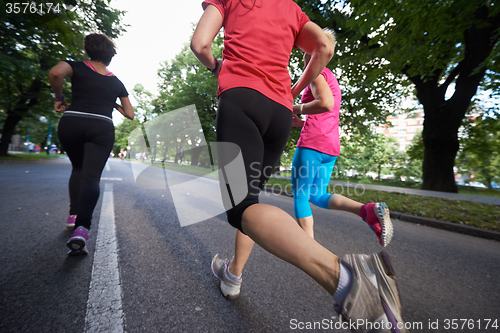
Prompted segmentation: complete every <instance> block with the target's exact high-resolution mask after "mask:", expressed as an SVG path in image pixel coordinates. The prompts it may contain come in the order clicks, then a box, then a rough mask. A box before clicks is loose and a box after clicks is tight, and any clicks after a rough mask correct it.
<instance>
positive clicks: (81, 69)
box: [64, 60, 128, 118]
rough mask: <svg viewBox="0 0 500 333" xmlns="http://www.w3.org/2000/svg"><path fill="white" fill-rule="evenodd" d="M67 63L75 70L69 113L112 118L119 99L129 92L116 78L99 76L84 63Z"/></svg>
mask: <svg viewBox="0 0 500 333" xmlns="http://www.w3.org/2000/svg"><path fill="white" fill-rule="evenodd" d="M64 61H65V62H67V63H68V64H69V65H70V66H71V68H73V76H72V77H71V86H72V93H73V94H72V100H71V105H70V106H69V107H68V111H79V112H87V113H93V114H98V115H103V116H106V117H109V118H111V114H112V112H113V108H114V106H115V102H116V98H117V97H127V96H128V92H127V89H125V86H124V85H123V83H122V82H121V81H120V80H119V79H118V78H117V77H116V76H106V75H102V74H99V73H97V72H95V71H93V70H92V69H91V68H89V67H88V66H87V65H86V64H85V63H84V62H82V61H69V60H64Z"/></svg>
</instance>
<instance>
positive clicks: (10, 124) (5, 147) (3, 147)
mask: <svg viewBox="0 0 500 333" xmlns="http://www.w3.org/2000/svg"><path fill="white" fill-rule="evenodd" d="M21 119H22V117H21V116H19V115H16V114H8V116H7V119H5V122H4V124H3V130H2V141H1V142H0V156H7V153H8V152H9V144H10V141H11V138H12V135H14V131H15V129H16V126H17V124H18V123H19V121H21Z"/></svg>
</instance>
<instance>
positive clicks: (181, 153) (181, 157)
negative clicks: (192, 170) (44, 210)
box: [179, 148, 184, 164]
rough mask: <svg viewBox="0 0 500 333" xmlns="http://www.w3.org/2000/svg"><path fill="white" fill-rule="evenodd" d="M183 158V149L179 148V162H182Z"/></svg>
mask: <svg viewBox="0 0 500 333" xmlns="http://www.w3.org/2000/svg"><path fill="white" fill-rule="evenodd" d="M183 158H184V149H182V148H181V151H180V152H179V164H181V163H182V159H183Z"/></svg>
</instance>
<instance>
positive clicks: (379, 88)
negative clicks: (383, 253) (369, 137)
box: [297, 0, 500, 192]
mask: <svg viewBox="0 0 500 333" xmlns="http://www.w3.org/2000/svg"><path fill="white" fill-rule="evenodd" d="M297 3H298V4H299V5H300V6H302V7H303V8H304V9H305V10H306V12H307V13H308V14H309V16H310V18H311V19H313V20H314V21H316V22H317V23H318V24H320V25H321V26H323V27H330V28H333V29H334V30H335V31H336V32H337V34H338V41H339V45H338V47H337V52H336V53H337V55H336V58H335V62H334V66H335V67H336V68H337V69H338V70H339V71H341V72H340V75H339V76H340V77H342V76H344V79H345V80H347V81H348V82H349V84H348V85H347V86H346V87H354V88H344V89H343V91H345V92H346V93H347V96H346V98H345V101H346V103H344V104H343V107H344V105H345V106H346V107H347V110H350V107H351V106H352V105H355V106H356V107H357V108H356V110H360V111H362V112H358V113H355V114H354V115H353V114H352V113H348V114H346V115H345V116H344V118H345V119H346V120H347V121H349V122H351V123H353V124H357V123H359V121H361V122H364V121H365V120H373V118H374V116H375V117H378V118H379V119H380V118H383V117H384V116H385V115H384V110H383V109H384V108H383V104H384V98H385V99H386V100H385V102H387V103H389V104H386V105H387V106H389V108H393V107H396V109H397V100H398V99H400V98H402V97H403V96H404V95H405V92H407V91H408V90H407V87H411V88H413V89H414V90H415V95H416V97H417V98H418V101H419V102H420V103H421V104H422V106H423V108H424V112H425V123H424V131H423V142H424V147H425V151H424V162H423V188H424V189H429V190H441V191H450V192H456V191H457V187H456V185H455V181H454V174H453V167H454V161H455V157H456V154H457V151H458V148H459V145H458V130H459V128H460V126H461V124H462V121H463V119H464V117H465V115H466V113H467V110H468V108H469V106H470V105H471V101H472V100H473V98H474V96H475V95H476V93H477V90H478V88H481V87H483V89H491V88H498V82H499V81H498V78H499V68H498V57H499V52H498V48H499V46H498V37H499V27H500V6H498V4H497V5H495V3H494V1H484V0H456V1H430V0H423V1H418V2H415V1H414V2H408V1H398V0H380V1H376V3H375V2H374V1H361V0H350V1H343V0H342V1H340V0H328V1H320V0H297ZM450 87H454V93H453V94H452V96H451V97H448V95H447V91H448V88H450ZM350 89H353V91H354V92H357V93H358V94H353V93H352V92H351V90H350ZM351 96H352V98H351ZM350 101H355V102H356V103H358V104H354V103H352V102H350ZM349 102H350V103H349ZM380 103H381V104H380ZM381 106H382V109H380V111H374V113H373V114H370V111H369V110H371V109H373V108H374V109H375V110H376V109H377V108H378V107H381ZM496 110H497V109H496ZM356 116H358V117H356ZM358 118H359V119H358Z"/></svg>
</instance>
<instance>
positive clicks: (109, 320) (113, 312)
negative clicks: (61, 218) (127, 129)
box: [85, 183, 125, 333]
mask: <svg viewBox="0 0 500 333" xmlns="http://www.w3.org/2000/svg"><path fill="white" fill-rule="evenodd" d="M104 185H105V188H104V194H103V198H102V206H101V217H100V221H99V229H98V230H97V239H96V245H95V250H94V264H93V267H92V280H91V281H90V291H89V298H88V301H87V315H86V317H85V332H88V333H90V332H106V333H107V332H113V333H115V332H116V333H121V332H123V331H124V329H123V325H124V318H125V314H124V312H123V309H122V291H121V284H120V272H119V270H118V246H117V241H116V231H115V213H114V212H115V210H114V204H113V184H111V183H105V184H104Z"/></svg>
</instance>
